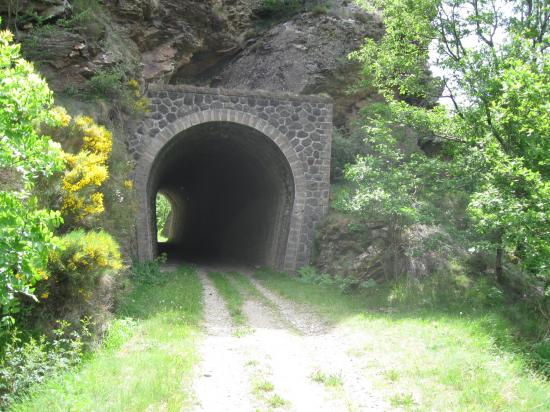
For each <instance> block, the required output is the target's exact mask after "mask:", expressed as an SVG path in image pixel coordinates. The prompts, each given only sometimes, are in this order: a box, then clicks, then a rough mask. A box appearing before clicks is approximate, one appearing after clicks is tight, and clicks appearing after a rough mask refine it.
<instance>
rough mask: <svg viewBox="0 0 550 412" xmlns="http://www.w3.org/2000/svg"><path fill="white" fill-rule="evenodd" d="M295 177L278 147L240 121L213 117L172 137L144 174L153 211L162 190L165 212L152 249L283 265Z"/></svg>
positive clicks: (174, 255) (189, 257) (188, 257)
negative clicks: (168, 213)
mask: <svg viewBox="0 0 550 412" xmlns="http://www.w3.org/2000/svg"><path fill="white" fill-rule="evenodd" d="M294 187H295V186H294V178H293V174H292V170H291V167H290V165H289V163H288V161H287V159H286V157H285V155H284V154H283V153H282V152H281V150H280V149H279V147H277V145H276V144H275V143H274V142H273V141H272V140H271V139H270V138H269V137H267V136H266V135H264V134H263V133H261V132H260V131H258V130H256V129H254V128H252V127H249V126H245V125H242V124H237V123H232V122H226V121H212V122H206V123H202V124H198V125H196V126H193V127H190V128H188V129H186V130H184V131H183V132H181V133H179V134H178V135H176V136H175V137H174V138H172V139H171V140H170V141H169V142H168V143H167V144H166V145H165V146H164V147H163V148H162V150H161V151H160V152H159V153H158V155H157V156H156V158H155V160H154V163H153V167H152V170H151V174H150V178H149V190H148V192H149V197H150V199H149V201H150V207H151V210H155V211H157V213H159V210H158V208H157V207H156V202H157V196H158V195H162V196H164V197H165V198H166V199H167V200H168V201H169V203H170V206H171V212H170V215H169V216H168V218H167V219H166V220H165V225H166V226H165V227H164V228H163V230H162V233H161V236H159V231H158V228H157V227H156V226H157V221H158V220H157V219H156V218H155V219H153V224H154V226H155V227H154V230H153V233H154V234H155V235H156V241H155V244H154V246H155V249H156V253H157V254H160V253H166V254H167V257H168V259H170V260H185V261H191V262H216V263H220V262H221V263H244V264H259V265H268V266H280V265H282V264H283V261H284V257H285V251H286V246H287V240H288V235H289V230H290V220H291V213H292V209H293V204H294V197H295V192H294Z"/></svg>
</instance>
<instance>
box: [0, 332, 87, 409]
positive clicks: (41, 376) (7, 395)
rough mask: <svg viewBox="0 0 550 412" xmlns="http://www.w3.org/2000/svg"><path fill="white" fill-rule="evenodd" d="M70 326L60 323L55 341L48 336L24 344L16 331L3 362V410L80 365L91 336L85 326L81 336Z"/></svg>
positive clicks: (0, 392) (0, 368) (0, 365)
mask: <svg viewBox="0 0 550 412" xmlns="http://www.w3.org/2000/svg"><path fill="white" fill-rule="evenodd" d="M69 326H70V325H69V323H68V322H59V324H58V327H57V328H56V329H54V330H53V339H51V340H48V339H47V338H46V337H45V336H43V335H42V336H40V337H39V338H37V339H35V338H30V339H28V340H27V341H25V342H22V337H21V334H20V332H18V331H13V332H12V333H11V336H10V338H9V340H8V343H7V345H6V347H5V349H4V352H3V354H2V359H1V361H0V409H2V410H4V408H6V407H8V406H9V404H11V403H12V402H13V401H15V400H17V399H18V398H21V397H22V396H24V395H25V394H26V393H27V392H28V390H29V389H30V388H32V387H33V386H35V385H38V384H41V383H43V382H45V381H46V379H51V378H52V377H54V376H59V375H60V374H62V373H64V372H66V371H67V370H70V369H71V368H73V367H75V366H76V365H78V364H79V363H80V360H81V358H82V350H83V347H84V342H83V339H84V338H85V337H87V336H89V332H88V328H87V324H86V322H83V323H82V327H81V329H80V331H79V332H77V331H72V332H69V330H68V329H69Z"/></svg>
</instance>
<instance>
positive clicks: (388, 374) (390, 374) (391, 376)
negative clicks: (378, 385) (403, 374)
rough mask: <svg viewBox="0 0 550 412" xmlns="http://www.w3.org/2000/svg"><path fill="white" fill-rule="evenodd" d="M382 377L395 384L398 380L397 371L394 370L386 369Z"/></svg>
mask: <svg viewBox="0 0 550 412" xmlns="http://www.w3.org/2000/svg"><path fill="white" fill-rule="evenodd" d="M383 375H384V377H385V378H386V379H387V380H389V381H390V382H397V381H398V380H399V371H397V370H395V369H388V370H387V371H385V372H384V373H383Z"/></svg>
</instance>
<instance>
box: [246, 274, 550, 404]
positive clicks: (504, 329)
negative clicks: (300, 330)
mask: <svg viewBox="0 0 550 412" xmlns="http://www.w3.org/2000/svg"><path fill="white" fill-rule="evenodd" d="M256 276H257V278H258V279H260V281H261V282H262V283H263V284H264V285H265V286H266V287H268V288H270V289H272V290H273V291H275V292H277V293H279V294H281V295H282V296H284V297H286V298H289V299H291V300H294V301H296V302H299V303H305V304H309V305H311V306H312V307H313V308H315V309H316V310H317V311H318V313H319V315H320V316H322V317H324V318H325V319H326V320H328V321H330V322H333V323H335V324H340V325H342V326H344V327H346V328H349V329H350V330H353V331H355V332H357V335H356V336H357V337H358V339H354V340H353V342H352V343H349V344H347V346H346V345H345V344H346V343H345V342H343V347H342V350H346V351H347V353H348V354H351V355H352V356H356V357H357V358H358V361H359V360H363V361H365V362H366V364H367V365H369V368H368V369H367V371H366V372H365V373H367V374H369V376H372V379H373V380H374V382H375V383H376V385H377V388H378V389H379V390H380V391H381V393H383V394H385V395H386V397H387V400H388V401H389V402H390V403H391V404H392V405H394V406H399V407H401V408H403V409H405V410H421V411H424V410H426V411H428V410H437V411H463V410H472V411H547V410H550V383H549V382H548V381H547V379H545V378H544V377H543V376H541V375H540V374H538V373H537V372H536V371H535V370H533V369H531V368H530V365H531V363H530V360H529V356H528V354H526V353H525V352H524V348H522V347H521V346H518V344H517V343H516V340H515V334H516V329H515V328H514V327H513V325H511V324H510V322H508V321H507V320H506V319H505V318H504V317H503V316H501V313H500V312H499V310H498V307H494V308H490V307H488V308H485V309H483V310H482V309H480V308H479V307H477V308H476V307H472V308H469V310H468V308H460V309H458V308H457V307H456V306H454V305H442V306H441V307H438V306H437V305H431V306H429V307H419V306H417V305H414V304H412V303H410V302H405V303H399V302H403V300H397V299H395V294H396V291H395V289H392V288H388V289H387V290H383V289H376V290H374V289H373V290H370V289H369V290H368V291H365V292H361V293H349V294H342V293H341V292H340V291H339V290H337V289H335V288H334V287H330V286H323V285H316V284H311V283H305V282H302V281H299V280H297V279H296V278H292V277H290V276H288V275H285V274H279V273H274V272H268V271H262V272H259V273H258V274H257V275H256ZM401 292H403V291H402V290H401ZM323 378H324V377H323ZM319 379H320V378H319ZM322 380H323V379H322Z"/></svg>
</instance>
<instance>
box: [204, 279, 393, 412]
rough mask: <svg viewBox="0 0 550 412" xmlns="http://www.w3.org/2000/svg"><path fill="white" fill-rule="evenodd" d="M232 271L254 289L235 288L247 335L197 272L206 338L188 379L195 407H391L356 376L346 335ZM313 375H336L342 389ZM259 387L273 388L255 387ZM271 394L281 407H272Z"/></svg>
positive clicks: (358, 372)
mask: <svg viewBox="0 0 550 412" xmlns="http://www.w3.org/2000/svg"><path fill="white" fill-rule="evenodd" d="M216 271H217V272H227V270H220V269H219V268H216ZM238 272H239V273H241V274H243V275H244V276H246V277H247V278H248V279H249V280H250V281H251V282H252V284H253V285H254V286H255V288H256V289H257V291H258V292H259V293H258V294H256V296H254V295H253V294H250V293H246V292H245V291H241V292H242V293H243V295H244V297H245V299H246V301H245V304H244V306H243V312H244V314H245V316H246V318H247V321H248V326H249V330H250V333H247V334H245V335H244V336H240V337H238V336H236V335H235V332H236V330H235V328H234V327H233V326H232V324H231V318H230V316H229V313H228V311H227V309H226V307H225V303H224V301H223V299H222V298H221V296H219V294H218V293H217V291H216V289H215V287H214V285H213V284H212V283H211V281H210V280H209V279H208V277H207V276H206V273H207V271H206V270H204V269H201V270H200V275H201V279H202V280H203V283H204V297H205V302H204V304H205V329H206V333H207V336H206V338H205V339H204V341H203V343H202V349H201V355H202V359H203V360H202V363H201V365H200V367H199V371H198V374H197V379H196V381H195V390H196V396H197V406H198V408H197V409H196V410H198V411H203V410H204V411H256V410H260V411H267V410H286V411H335V412H336V411H337V412H339V411H386V410H391V408H390V407H389V406H388V405H386V404H385V403H384V402H383V401H382V400H381V399H380V397H379V396H377V394H376V393H375V391H374V390H373V389H372V384H371V382H370V380H369V379H368V377H367V376H368V375H367V374H365V373H363V370H364V369H365V365H360V364H358V363H357V362H358V360H357V358H352V357H351V356H350V355H348V354H347V350H346V347H347V345H346V342H347V341H349V339H350V336H349V331H344V330H340V329H339V328H338V327H335V328H331V327H330V325H329V324H327V323H326V322H323V321H322V320H321V319H320V318H319V317H318V316H317V315H316V314H315V312H314V311H312V310H311V309H310V308H308V307H307V306H304V305H298V304H296V303H294V302H292V301H289V300H287V299H284V298H282V297H281V296H279V295H278V294H276V293H274V292H272V291H270V290H269V289H267V288H265V287H263V286H262V284H261V283H259V282H258V281H257V280H256V279H254V278H253V277H252V274H251V272H249V271H246V270H239V271H238ZM228 278H229V279H230V280H231V279H232V277H231V276H228ZM318 372H322V373H324V374H325V375H334V376H338V378H339V379H340V381H341V384H340V385H337V386H336V387H327V386H325V385H323V384H322V383H319V382H315V381H314V379H313V375H314V374H315V373H318ZM226 380H230V382H227V381H226ZM265 383H269V384H270V385H272V389H270V390H267V391H266V390H262V389H261V388H262V384H265ZM274 397H276V398H277V399H278V400H279V401H280V402H279V403H281V404H280V405H279V406H278V407H276V408H275V407H274V406H275V404H273V403H272V402H273V399H274ZM282 401H284V403H283V402H282Z"/></svg>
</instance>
